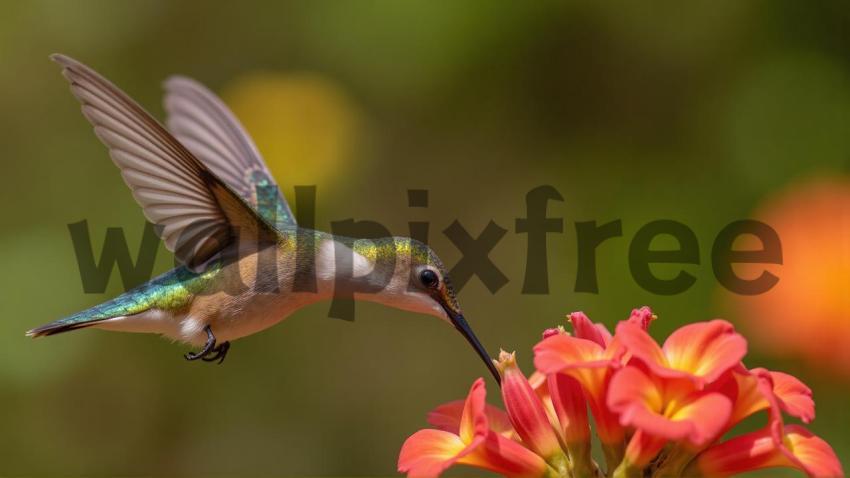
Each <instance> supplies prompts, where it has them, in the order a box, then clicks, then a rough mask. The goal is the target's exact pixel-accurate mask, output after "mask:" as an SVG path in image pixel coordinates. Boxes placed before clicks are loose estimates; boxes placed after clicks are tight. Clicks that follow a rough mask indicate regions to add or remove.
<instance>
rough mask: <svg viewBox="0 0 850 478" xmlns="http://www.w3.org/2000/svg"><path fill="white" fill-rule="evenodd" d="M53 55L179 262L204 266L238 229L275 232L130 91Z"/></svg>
mask: <svg viewBox="0 0 850 478" xmlns="http://www.w3.org/2000/svg"><path fill="white" fill-rule="evenodd" d="M51 59H52V60H53V61H55V62H57V63H59V64H60V65H61V66H62V75H63V76H64V77H65V78H66V79H67V80H68V82H69V83H70V84H71V92H72V93H73V94H74V96H75V97H76V98H77V99H78V100H79V101H80V103H81V104H82V107H81V109H82V112H83V115H84V116H85V117H86V118H87V119H88V120H89V122H90V123H91V124H92V126H94V132H95V134H96V135H97V137H98V138H100V140H101V141H102V142H103V144H105V145H106V147H107V148H109V155H110V156H111V157H112V161H113V162H114V163H115V165H116V166H118V168H119V169H120V170H121V176H122V177H123V178H124V182H126V183H127V186H129V187H130V189H131V190H132V192H133V197H134V198H135V199H136V201H137V202H138V203H139V205H140V206H142V210H143V212H144V214H145V217H147V218H148V220H150V221H151V222H153V223H154V224H156V225H157V226H159V227H158V232H159V235H160V237H162V239H163V241H165V245H166V247H167V248H168V249H169V250H170V251H172V252H174V254H175V256H177V258H178V259H179V260H180V261H181V262H183V263H184V264H186V265H188V266H196V265H199V264H201V263H203V262H205V261H206V260H207V259H209V258H211V257H212V256H214V255H215V254H216V253H218V252H219V251H220V250H222V249H223V248H224V247H225V246H227V245H228V244H230V243H231V242H232V241H233V240H234V239H235V238H236V236H237V234H238V235H239V237H240V238H241V239H243V240H244V239H248V238H254V239H256V240H266V239H267V238H271V237H274V232H273V230H272V229H271V226H269V225H268V224H267V223H266V222H265V221H264V220H263V219H262V218H261V217H260V216H258V215H257V213H256V212H255V211H254V210H253V209H252V208H251V207H250V206H249V205H248V204H246V203H245V201H244V200H243V199H242V198H241V197H240V196H239V195H238V194H236V193H235V192H233V190H232V189H231V188H230V187H229V186H228V185H227V184H226V183H225V182H224V181H222V180H221V179H219V177H218V176H217V175H216V174H215V173H213V172H211V171H210V170H209V169H208V168H207V167H206V166H205V165H204V164H203V163H201V162H200V161H199V160H198V159H197V158H196V157H195V156H194V155H193V154H192V153H191V152H189V150H187V149H186V148H185V147H184V146H183V145H182V144H181V143H180V142H179V141H177V140H176V139H175V138H174V137H173V136H172V135H171V133H169V132H168V131H166V129H165V128H164V127H163V126H162V125H161V124H159V122H157V121H156V120H155V119H154V118H153V117H152V116H151V115H150V114H148V113H147V112H146V111H145V110H144V109H142V107H141V106H139V105H138V104H137V103H136V102H135V101H133V100H132V99H131V98H130V97H129V96H127V94H125V93H124V92H123V91H121V90H120V89H118V87H116V86H115V85H113V84H112V83H110V82H109V81H108V80H106V79H105V78H103V77H102V76H100V75H99V74H98V73H97V72H95V71H94V70H92V69H91V68H89V67H87V66H85V65H83V64H82V63H80V62H78V61H76V60H74V59H72V58H69V57H67V56H64V55H52V56H51Z"/></svg>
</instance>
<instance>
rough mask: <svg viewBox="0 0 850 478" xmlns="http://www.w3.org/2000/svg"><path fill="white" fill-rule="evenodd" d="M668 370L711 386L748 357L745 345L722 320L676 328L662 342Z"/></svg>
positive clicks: (738, 335) (729, 325) (743, 340)
mask: <svg viewBox="0 0 850 478" xmlns="http://www.w3.org/2000/svg"><path fill="white" fill-rule="evenodd" d="M663 349H664V355H665V356H666V357H667V361H668V363H669V364H670V368H673V369H675V370H682V371H687V372H690V373H692V374H693V375H695V376H697V377H699V378H702V379H703V380H705V382H713V381H714V380H716V379H717V378H718V377H720V376H721V375H722V374H723V373H725V372H726V371H727V370H729V369H731V368H732V367H734V366H736V365H737V364H738V363H739V362H740V361H741V359H743V358H744V355H746V354H747V341H746V340H745V339H744V337H742V336H741V335H740V334H738V333H736V332H735V328H734V327H732V324H730V323H729V322H726V321H725V320H712V321H709V322H698V323H695V324H689V325H685V326H684V327H681V328H679V329H678V330H676V331H675V332H673V333H672V334H670V337H668V338H667V340H666V341H665V342H664V347H663Z"/></svg>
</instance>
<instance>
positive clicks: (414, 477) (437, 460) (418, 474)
mask: <svg viewBox="0 0 850 478" xmlns="http://www.w3.org/2000/svg"><path fill="white" fill-rule="evenodd" d="M481 441H483V437H481V440H479V441H477V442H475V443H473V446H469V445H467V444H466V443H464V442H463V440H461V439H460V437H459V436H457V435H455V434H453V433H449V432H444V431H442V430H419V431H418V432H416V433H414V434H413V435H411V436H410V438H408V439H407V440H405V442H404V445H402V447H401V453H400V454H399V457H398V471H399V472H401V473H407V476H408V477H411V478H427V477H435V476H440V474H441V473H442V472H444V471H446V470H447V469H448V468H449V467H451V466H452V465H454V464H455V463H456V462H457V460H458V458H460V457H461V456H463V455H466V454H468V453H469V452H470V451H471V450H470V448H473V447H477V446H478V445H479V444H480V442H481Z"/></svg>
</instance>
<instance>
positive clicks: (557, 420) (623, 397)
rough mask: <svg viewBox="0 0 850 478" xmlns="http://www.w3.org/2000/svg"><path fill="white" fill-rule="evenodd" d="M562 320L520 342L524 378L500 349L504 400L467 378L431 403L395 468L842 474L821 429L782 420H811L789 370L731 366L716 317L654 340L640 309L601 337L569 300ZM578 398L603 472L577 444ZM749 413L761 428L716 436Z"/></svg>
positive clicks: (422, 473)
mask: <svg viewBox="0 0 850 478" xmlns="http://www.w3.org/2000/svg"><path fill="white" fill-rule="evenodd" d="M568 318H569V321H570V322H571V323H572V329H573V333H572V334H570V333H568V332H567V331H566V330H564V328H557V329H549V330H547V331H545V332H544V334H543V340H542V341H541V342H539V343H538V344H537V345H536V346H535V347H534V365H535V368H536V369H537V370H536V371H535V372H534V373H533V374H532V375H531V376H529V377H526V375H524V374H523V372H522V371H520V369H519V367H518V366H517V363H516V359H515V356H514V354H509V353H506V352H504V351H503V352H502V353H501V354H500V356H499V359H498V361H496V363H497V367H498V369H499V371H500V373H501V375H502V388H501V393H502V401H503V403H504V405H505V409H504V410H502V409H500V408H497V407H494V406H491V405H488V404H486V403H485V395H486V391H485V388H484V381H483V380H482V379H478V380H476V381H475V383H473V385H472V388H471V389H470V391H469V395H468V396H467V398H466V400H459V401H455V402H450V403H447V404H445V405H442V406H440V407H438V408H437V409H435V410H434V411H433V412H431V414H430V415H429V416H428V421H429V423H430V424H431V425H432V426H434V427H435V428H436V429H427V430H420V431H418V432H416V433H415V434H413V435H412V436H411V437H410V438H408V439H407V441H406V442H405V443H404V446H403V447H402V449H401V453H400V456H399V462H398V468H399V471H401V472H404V473H407V474H408V476H410V477H431V476H438V475H440V474H441V473H442V472H443V471H445V470H446V469H448V468H449V467H451V466H453V465H455V464H462V465H469V466H473V467H478V468H483V469H486V470H490V471H493V472H496V473H499V474H502V475H505V476H509V477H541V476H548V477H601V476H613V477H644V476H705V477H722V476H730V475H734V474H736V473H742V472H745V471H750V470H756V469H762V468H768V467H777V466H780V467H792V468H797V469H799V470H802V471H803V472H805V473H806V474H807V475H809V476H815V477H838V476H843V471H842V469H841V464H840V463H839V461H838V458H837V457H836V456H835V453H834V452H833V450H832V448H830V446H829V445H828V444H827V443H826V442H825V441H824V440H822V439H820V438H818V437H816V436H815V435H813V434H812V433H810V432H809V431H808V430H806V429H805V428H803V427H802V426H800V425H786V424H785V423H784V421H783V414H785V415H789V416H791V417H795V418H797V419H799V420H801V421H803V422H806V423H808V422H809V421H811V420H812V419H813V418H814V401H813V400H812V393H811V390H810V389H809V388H808V387H806V386H805V385H804V384H803V383H802V382H800V381H799V380H797V379H796V378H794V377H792V376H790V375H787V374H784V373H781V372H772V371H768V370H765V369H761V368H756V369H747V368H746V367H744V365H743V363H742V362H741V360H742V359H743V357H744V355H745V354H746V351H747V343H746V341H745V340H744V338H743V337H742V336H741V335H739V334H738V333H736V332H735V330H734V328H733V327H732V325H731V324H729V323H728V322H725V321H723V320H712V321H709V322H700V323H695V324H690V325H686V326H684V327H681V328H680V329H678V330H676V331H675V332H673V333H672V334H671V335H670V336H669V337H668V338H667V340H666V341H665V342H664V344H663V345H662V346H659V345H658V344H657V343H656V342H655V341H654V340H653V339H652V337H650V335H649V334H648V333H647V328H648V327H649V324H650V323H651V322H652V320H654V319H655V316H654V315H653V314H652V312H651V311H650V310H649V308H647V307H643V308H641V309H637V310H634V311H632V314H631V316H630V317H629V318H628V319H627V320H624V321H621V322H620V323H619V324H618V325H617V328H616V331H615V334H614V335H613V336H612V335H611V333H610V332H609V331H608V330H607V329H606V328H605V326H603V325H602V324H595V323H593V322H591V321H590V319H588V318H587V316H585V315H584V314H583V313H581V312H576V313H573V314H570V315H569V316H568ZM588 409H589V410H590V414H591V415H592V417H593V423H594V424H595V427H594V428H595V432H596V435H597V437H598V438H599V442H600V443H601V448H602V452H603V453H602V454H603V455H604V459H605V466H604V468H605V470H604V471H603V469H602V467H601V466H600V465H598V464H597V463H596V462H595V461H594V459H593V458H592V456H591V428H590V419H589V417H588V413H587V411H588ZM761 411H764V412H766V413H765V414H766V416H767V425H766V426H765V427H764V428H763V429H761V430H758V431H755V432H751V433H746V434H743V435H740V436H736V437H734V438H730V439H727V440H725V441H723V440H721V438H722V437H723V436H724V435H726V434H727V432H729V431H730V430H731V429H732V428H733V427H734V426H735V425H736V424H738V423H739V422H740V421H741V420H743V419H744V418H746V417H748V416H750V415H752V414H755V413H757V412H761Z"/></svg>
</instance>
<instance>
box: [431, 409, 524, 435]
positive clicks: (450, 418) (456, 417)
mask: <svg viewBox="0 0 850 478" xmlns="http://www.w3.org/2000/svg"><path fill="white" fill-rule="evenodd" d="M464 403H465V401H464V400H455V401H452V402H448V403H444V404H442V405H440V406H439V407H437V408H435V409H434V410H432V411H431V413H429V414H428V424H430V425H431V426H432V427H435V428H437V429H438V430H443V431H447V432H450V433H454V434H456V435H457V434H458V433H459V432H460V417H461V415H462V414H463V408H464ZM484 415H486V416H487V422H488V424H489V425H490V430H493V431H494V432H496V433H498V434H500V435H502V436H510V435H512V434H513V427H511V421H510V419H509V418H508V414H507V413H505V411H504V410H502V409H501V408H498V407H494V406H493V405H490V404H489V403H488V404H485V405H484Z"/></svg>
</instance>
